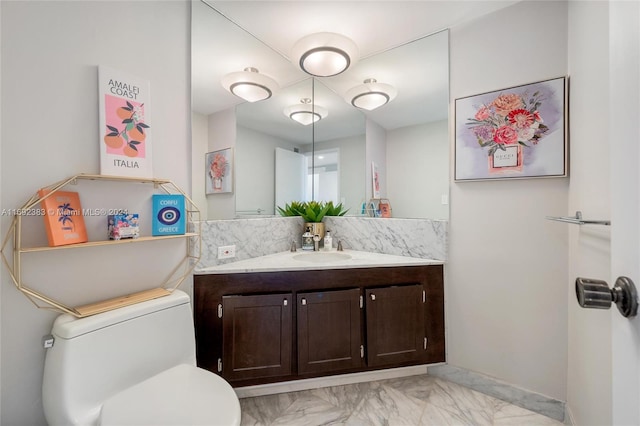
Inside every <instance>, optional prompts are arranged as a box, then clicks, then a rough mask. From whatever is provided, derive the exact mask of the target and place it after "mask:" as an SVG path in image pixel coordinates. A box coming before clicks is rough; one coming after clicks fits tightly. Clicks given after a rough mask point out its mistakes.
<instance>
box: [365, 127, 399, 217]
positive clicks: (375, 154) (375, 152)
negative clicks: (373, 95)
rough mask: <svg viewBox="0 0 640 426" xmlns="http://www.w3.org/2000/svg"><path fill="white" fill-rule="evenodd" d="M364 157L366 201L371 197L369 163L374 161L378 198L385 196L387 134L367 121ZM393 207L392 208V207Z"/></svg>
mask: <svg viewBox="0 0 640 426" xmlns="http://www.w3.org/2000/svg"><path fill="white" fill-rule="evenodd" d="M366 128H367V130H366V135H367V136H366V137H367V142H366V146H367V149H366V157H365V161H366V164H365V171H366V181H365V187H366V189H367V192H366V194H367V200H369V198H371V197H373V195H372V194H373V187H372V183H371V162H372V161H375V163H376V165H377V166H378V175H379V178H380V197H386V196H387V132H386V131H385V130H384V129H383V128H382V127H381V126H380V125H378V124H376V123H374V122H373V121H371V120H367V125H366ZM392 207H393V206H392Z"/></svg>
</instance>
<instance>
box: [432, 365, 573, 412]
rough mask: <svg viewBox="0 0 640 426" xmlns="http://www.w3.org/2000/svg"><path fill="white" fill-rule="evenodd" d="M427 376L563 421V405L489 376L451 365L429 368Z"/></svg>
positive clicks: (555, 400)
mask: <svg viewBox="0 0 640 426" xmlns="http://www.w3.org/2000/svg"><path fill="white" fill-rule="evenodd" d="M427 374H429V375H430V376H433V377H439V378H442V379H445V380H448V381H450V382H454V383H457V384H459V385H462V386H465V387H467V388H469V389H473V390H475V391H478V392H481V393H484V394H486V395H489V396H492V397H494V398H498V399H500V400H502V401H506V402H508V403H510V404H513V405H517V406H518V407H522V408H526V409H527V410H530V411H533V412H536V413H539V414H542V415H543V416H547V417H551V418H552V419H555V420H558V421H560V422H564V421H565V420H564V419H565V403H564V402H562V401H558V400H557V399H553V398H550V397H548V396H544V395H541V394H538V393H535V392H531V391H528V390H525V389H520V388H517V387H515V386H513V385H510V384H508V383H505V382H501V381H499V380H497V379H493V378H491V377H489V376H485V375H483V374H480V373H475V372H473V371H470V370H467V369H464V368H460V367H454V366H451V365H437V366H429V367H428V369H427Z"/></svg>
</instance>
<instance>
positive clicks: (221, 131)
mask: <svg viewBox="0 0 640 426" xmlns="http://www.w3.org/2000/svg"><path fill="white" fill-rule="evenodd" d="M208 121H209V129H208V135H209V144H208V146H209V149H208V151H207V152H211V151H218V150H220V149H225V148H234V149H235V146H236V110H235V108H229V109H227V110H224V111H219V112H216V113H215V114H211V115H209V116H208ZM234 163H235V160H234ZM232 173H233V174H234V175H235V170H234V171H233V172H232ZM235 213H236V191H235V188H234V189H233V192H232V193H230V194H229V193H224V194H211V195H207V218H208V219H228V218H230V217H234V216H235Z"/></svg>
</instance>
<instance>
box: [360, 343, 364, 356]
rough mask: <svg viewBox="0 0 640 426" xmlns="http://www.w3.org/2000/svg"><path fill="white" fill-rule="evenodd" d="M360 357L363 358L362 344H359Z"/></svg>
mask: <svg viewBox="0 0 640 426" xmlns="http://www.w3.org/2000/svg"><path fill="white" fill-rule="evenodd" d="M360 358H364V345H360Z"/></svg>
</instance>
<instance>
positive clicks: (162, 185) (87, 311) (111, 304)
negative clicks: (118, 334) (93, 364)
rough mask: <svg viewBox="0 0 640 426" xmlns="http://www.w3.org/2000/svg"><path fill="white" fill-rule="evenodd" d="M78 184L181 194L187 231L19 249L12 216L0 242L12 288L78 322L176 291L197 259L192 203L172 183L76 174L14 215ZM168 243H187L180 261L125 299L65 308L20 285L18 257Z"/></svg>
mask: <svg viewBox="0 0 640 426" xmlns="http://www.w3.org/2000/svg"><path fill="white" fill-rule="evenodd" d="M78 180H106V181H117V182H126V183H136V182H137V183H143V184H152V185H153V187H154V189H155V190H158V191H163V192H164V193H166V194H181V195H184V198H185V204H186V209H185V210H186V213H187V228H188V229H189V231H190V232H188V233H185V234H183V235H162V236H156V237H139V238H133V239H121V240H100V241H89V242H86V243H79V244H69V245H63V246H55V247H49V246H46V247H23V246H22V226H23V224H22V222H23V218H24V217H23V216H21V215H16V216H14V218H13V220H12V222H11V226H10V227H9V230H8V232H7V234H6V236H5V238H4V240H3V242H2V248H1V249H0V255H1V256H2V262H3V263H4V265H5V266H6V267H7V269H8V270H9V274H10V275H11V279H12V281H13V283H14V284H15V286H16V288H17V289H18V290H19V291H21V292H22V293H23V294H24V295H25V296H26V297H27V298H28V299H29V300H30V301H31V302H32V303H33V304H34V305H35V306H36V307H38V308H40V309H49V310H54V311H58V312H64V313H68V314H71V315H73V316H75V317H78V318H82V317H86V316H90V315H95V314H98V313H101V312H106V311H110V310H113V309H117V308H121V307H124V306H128V305H132V304H135V303H139V302H143V301H145V300H151V299H157V298H159V297H163V296H166V295H168V294H171V292H172V291H173V290H175V289H176V288H178V287H179V286H180V285H181V284H182V283H183V282H184V280H185V279H186V278H187V277H188V276H189V275H191V273H192V272H193V269H194V268H195V266H196V264H197V262H198V260H200V256H201V253H202V252H201V244H200V240H201V226H200V210H198V208H197V207H196V206H195V204H194V203H193V201H192V200H191V199H190V198H189V197H188V196H187V195H186V194H185V193H184V191H182V190H181V189H180V188H179V187H178V186H176V185H175V184H174V183H173V182H171V181H170V180H166V179H152V178H132V177H124V176H106V175H91V174H78V175H75V176H71V177H70V178H68V179H65V180H62V181H60V182H56V183H54V184H51V185H49V186H47V187H44V189H47V190H48V191H49V192H48V193H47V195H46V196H43V197H40V196H38V194H37V193H36V194H34V195H33V196H31V198H29V200H28V201H27V202H26V203H25V204H24V205H23V206H22V207H21V208H20V209H17V211H25V212H26V211H29V210H30V209H33V208H37V207H38V206H39V205H40V202H41V201H42V200H44V199H45V198H47V197H49V196H51V195H52V194H53V193H54V192H56V191H58V190H60V189H62V188H64V187H65V186H67V185H70V184H76V183H77V181H78ZM172 239H187V248H186V254H185V256H184V258H182V260H181V261H180V262H179V263H178V264H177V265H176V266H175V267H174V268H173V270H172V271H171V272H170V273H169V275H168V276H167V277H166V279H165V280H164V282H163V283H162V284H161V285H160V286H159V287H158V288H152V289H149V290H144V291H140V292H136V293H132V294H128V295H125V296H120V297H116V298H113V299H108V300H104V301H99V302H95V303H91V304H88V305H83V306H78V307H70V306H67V305H65V304H63V303H61V302H59V301H57V300H55V299H54V298H52V297H49V296H47V295H45V294H43V293H41V292H38V291H36V290H33V289H31V288H29V287H28V286H27V285H26V284H25V283H24V282H23V281H22V256H23V255H25V254H28V253H34V252H46V251H52V250H65V249H79V248H90V247H104V246H119V245H122V244H137V243H143V244H144V243H150V242H153V241H159V240H172ZM9 242H12V244H11V246H12V250H11V252H12V254H13V259H12V260H11V261H9V259H7V256H6V255H5V250H6V249H7V247H9ZM42 303H44V306H43V305H42Z"/></svg>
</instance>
